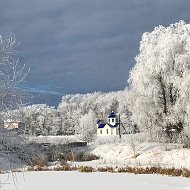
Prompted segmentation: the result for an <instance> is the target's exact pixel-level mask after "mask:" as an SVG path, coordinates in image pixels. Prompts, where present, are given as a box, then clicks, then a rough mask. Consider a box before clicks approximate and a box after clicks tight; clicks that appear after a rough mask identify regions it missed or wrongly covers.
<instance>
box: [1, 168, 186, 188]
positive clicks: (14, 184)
mask: <svg viewBox="0 0 190 190" xmlns="http://www.w3.org/2000/svg"><path fill="white" fill-rule="evenodd" d="M1 183H4V184H2V189H6V190H34V189H35V190H42V189H44V190H52V189H55V190H63V189H65V190H105V189H109V190H124V189H126V190H182V189H186V190H187V189H190V180H189V179H187V178H182V177H168V176H161V175H135V174H126V173H123V174H122V173H98V172H97V173H80V172H76V171H74V172H58V171H54V172H52V171H51V172H28V173H16V174H15V175H14V176H12V175H10V176H7V174H1Z"/></svg>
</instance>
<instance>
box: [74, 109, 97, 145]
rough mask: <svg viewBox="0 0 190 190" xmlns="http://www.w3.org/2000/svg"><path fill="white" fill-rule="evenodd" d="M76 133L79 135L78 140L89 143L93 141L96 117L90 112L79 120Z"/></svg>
mask: <svg viewBox="0 0 190 190" xmlns="http://www.w3.org/2000/svg"><path fill="white" fill-rule="evenodd" d="M76 133H77V134H79V138H80V139H81V140H83V141H87V142H90V141H92V140H93V139H94V135H95V133H96V116H95V114H94V113H93V111H92V110H90V111H89V112H88V113H87V114H85V115H83V116H82V117H81V118H80V119H79V125H78V127H77V128H76Z"/></svg>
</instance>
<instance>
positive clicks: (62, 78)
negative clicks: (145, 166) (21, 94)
mask: <svg viewBox="0 0 190 190" xmlns="http://www.w3.org/2000/svg"><path fill="white" fill-rule="evenodd" d="M189 8H190V2H188V1H187V0H181V1H178V0H159V1H152V0H54V1H52V0H32V1H26V0H16V1H15V0H6V1H1V2H0V26H1V27H0V33H2V34H7V33H10V32H14V33H15V35H16V37H17V39H18V41H20V42H21V45H20V47H19V50H20V52H21V55H20V57H21V61H22V62H23V63H26V64H27V65H28V66H30V68H31V72H30V75H29V77H28V80H27V82H26V83H25V85H26V86H29V87H32V88H36V89H38V90H44V91H46V90H51V91H58V92H60V93H77V92H79V93H84V92H92V91H99V90H100V91H111V90H120V89H123V88H125V86H126V85H127V79H128V73H129V70H130V69H131V68H132V66H133V65H134V57H135V56H136V55H137V54H138V47H139V42H140V39H141V36H142V33H144V32H146V31H152V30H153V28H154V27H155V26H157V25H161V24H162V25H168V24H170V23H174V22H177V21H179V20H181V19H183V20H185V21H186V22H189V20H190V12H189Z"/></svg>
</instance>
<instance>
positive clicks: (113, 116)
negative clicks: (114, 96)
mask: <svg viewBox="0 0 190 190" xmlns="http://www.w3.org/2000/svg"><path fill="white" fill-rule="evenodd" d="M116 117H117V115H116V114H115V112H113V111H112V112H111V114H110V115H109V116H108V118H116Z"/></svg>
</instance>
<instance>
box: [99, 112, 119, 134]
mask: <svg viewBox="0 0 190 190" xmlns="http://www.w3.org/2000/svg"><path fill="white" fill-rule="evenodd" d="M119 122H120V121H119V119H118V116H117V115H116V113H115V112H113V111H112V112H111V114H110V115H109V116H108V118H107V122H104V121H103V120H98V121H97V135H120V134H123V128H121V127H120V123H119Z"/></svg>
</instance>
